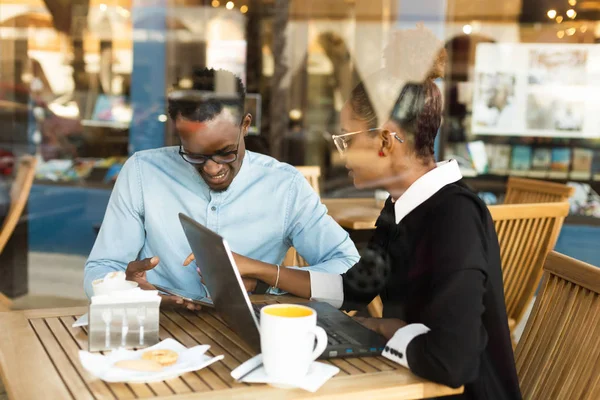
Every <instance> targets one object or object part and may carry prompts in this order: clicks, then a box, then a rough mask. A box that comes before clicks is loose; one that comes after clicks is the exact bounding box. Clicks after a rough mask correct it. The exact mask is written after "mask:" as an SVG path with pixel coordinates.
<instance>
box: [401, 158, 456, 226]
mask: <svg viewBox="0 0 600 400" xmlns="http://www.w3.org/2000/svg"><path fill="white" fill-rule="evenodd" d="M461 179H462V174H461V173H460V168H459V167H458V163H457V162H456V160H449V161H443V162H440V163H438V164H437V167H436V168H434V169H432V170H431V171H429V172H428V173H426V174H425V175H423V176H422V177H420V178H419V179H417V180H416V181H415V182H414V183H413V184H412V185H410V187H409V188H408V189H406V191H405V192H404V194H402V196H400V197H399V198H398V199H397V200H396V201H395V202H394V214H395V216H396V223H397V224H398V223H400V221H402V219H404V217H406V216H407V215H408V214H410V212H411V211H413V210H414V209H415V208H417V207H419V206H420V205H421V204H423V203H424V202H425V201H427V200H428V199H429V198H430V197H431V196H433V195H434V194H436V193H437V192H439V191H440V190H441V189H442V188H443V187H444V186H446V185H449V184H451V183H454V182H457V181H459V180H461Z"/></svg>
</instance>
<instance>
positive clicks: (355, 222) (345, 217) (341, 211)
mask: <svg viewBox="0 0 600 400" xmlns="http://www.w3.org/2000/svg"><path fill="white" fill-rule="evenodd" d="M321 201H322V202H323V204H325V206H326V207H327V209H328V210H329V215H331V217H332V218H333V219H334V220H335V221H336V222H337V223H338V224H340V225H341V226H342V227H343V228H346V229H352V230H368V229H375V222H376V221H377V218H378V217H379V214H380V213H381V209H382V208H383V207H378V206H377V205H376V204H375V199H374V198H369V199H352V198H348V199H321Z"/></svg>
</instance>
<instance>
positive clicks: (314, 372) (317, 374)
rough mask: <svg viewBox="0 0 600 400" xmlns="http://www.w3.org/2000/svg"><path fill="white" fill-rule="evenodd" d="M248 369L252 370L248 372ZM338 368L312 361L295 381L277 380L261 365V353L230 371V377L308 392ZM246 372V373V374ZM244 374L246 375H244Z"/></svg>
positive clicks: (332, 375) (317, 388) (325, 380)
mask: <svg viewBox="0 0 600 400" xmlns="http://www.w3.org/2000/svg"><path fill="white" fill-rule="evenodd" d="M249 371H252V372H250V373H249ZM338 372H340V369H339V368H337V367H334V366H333V365H329V364H324V363H321V362H317V361H314V362H313V363H312V364H311V365H310V368H309V369H308V374H307V375H306V376H304V377H301V378H299V379H298V380H296V381H292V382H290V381H278V380H276V379H273V378H271V377H269V376H268V375H267V373H266V372H265V368H264V366H263V365H262V354H259V355H257V356H255V357H252V358H251V359H249V360H248V361H246V362H245V363H243V364H242V365H240V366H239V367H237V368H236V369H234V370H233V371H231V377H232V378H233V379H235V380H236V381H237V380H240V378H241V377H243V378H241V380H240V382H246V383H269V384H272V385H279V386H282V387H286V386H287V387H296V388H300V389H304V390H307V391H309V392H313V393H314V392H316V391H317V390H319V388H320V387H321V386H323V384H325V382H327V381H328V380H329V379H331V378H332V377H334V376H335V375H336V374H337V373H338ZM246 374H247V375H246ZM244 375H246V376H244Z"/></svg>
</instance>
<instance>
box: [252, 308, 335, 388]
mask: <svg viewBox="0 0 600 400" xmlns="http://www.w3.org/2000/svg"><path fill="white" fill-rule="evenodd" d="M315 339H316V340H317V345H316V347H315ZM260 347H261V352H262V358H263V365H264V367H265V372H266V373H267V375H269V377H271V378H274V379H277V380H279V381H282V382H293V381H295V380H297V379H298V378H302V377H304V376H306V374H307V373H308V369H309V367H310V365H311V364H312V362H313V361H314V360H316V359H317V358H318V357H319V356H320V355H321V354H322V353H323V352H324V351H325V348H326V347H327V333H325V330H323V328H321V327H319V326H317V312H316V311H315V310H313V309H312V308H310V307H306V306H301V305H297V304H273V305H269V306H265V307H263V308H262V309H261V310H260Z"/></svg>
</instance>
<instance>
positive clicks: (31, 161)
mask: <svg viewBox="0 0 600 400" xmlns="http://www.w3.org/2000/svg"><path fill="white" fill-rule="evenodd" d="M36 162H37V161H36V159H35V158H34V157H32V156H23V157H21V158H20V159H19V165H18V167H17V176H16V178H15V180H14V182H13V184H12V187H11V189H10V208H9V209H8V214H7V215H6V217H5V219H4V223H3V224H2V230H0V253H2V250H4V247H5V246H6V243H7V242H8V239H10V237H11V235H12V234H13V232H14V230H15V227H16V226H17V224H18V223H19V219H20V218H21V214H22V213H23V210H24V209H25V205H26V204H27V199H28V198H29V192H30V191H31V185H32V184H33V178H34V176H35V165H36Z"/></svg>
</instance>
